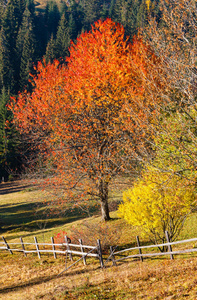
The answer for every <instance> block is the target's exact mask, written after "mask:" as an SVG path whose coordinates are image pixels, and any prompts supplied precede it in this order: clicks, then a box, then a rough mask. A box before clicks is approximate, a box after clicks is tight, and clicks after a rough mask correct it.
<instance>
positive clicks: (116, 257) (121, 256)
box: [104, 231, 197, 266]
mask: <svg viewBox="0 0 197 300" xmlns="http://www.w3.org/2000/svg"><path fill="white" fill-rule="evenodd" d="M136 238H137V247H133V248H127V249H123V250H120V251H116V249H117V246H116V247H110V256H109V257H108V258H107V260H106V261H105V263H104V266H105V264H106V263H107V262H108V261H110V260H111V261H112V263H113V265H114V266H115V265H116V263H117V262H119V261H123V260H126V259H129V258H139V259H140V260H141V261H143V258H145V257H154V256H163V255H170V258H171V259H174V255H176V254H184V253H191V252H197V248H191V249H184V250H174V251H173V250H172V246H173V245H179V244H183V243H194V242H197V238H193V239H187V240H181V241H176V242H170V240H169V235H168V232H167V231H166V240H167V243H163V244H157V245H147V246H140V241H139V237H138V236H137V237H136ZM163 246H164V247H166V248H168V251H167V252H156V253H155V252H151V253H150V252H149V253H143V252H142V251H143V250H147V249H148V251H149V250H152V249H154V248H158V247H163ZM136 251H137V252H138V253H137V254H129V255H125V254H126V253H128V252H136Z"/></svg>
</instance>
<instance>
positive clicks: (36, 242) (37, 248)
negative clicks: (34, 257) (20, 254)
mask: <svg viewBox="0 0 197 300" xmlns="http://www.w3.org/2000/svg"><path fill="white" fill-rule="evenodd" d="M34 240H35V244H36V250H37V253H38V258H41V257H40V252H39V247H38V241H37V238H36V237H35V236H34Z"/></svg>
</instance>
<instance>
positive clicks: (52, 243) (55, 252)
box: [51, 237, 57, 258]
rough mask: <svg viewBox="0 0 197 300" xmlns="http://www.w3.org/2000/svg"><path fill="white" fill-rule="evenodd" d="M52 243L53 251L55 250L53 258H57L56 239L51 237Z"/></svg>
mask: <svg viewBox="0 0 197 300" xmlns="http://www.w3.org/2000/svg"><path fill="white" fill-rule="evenodd" d="M51 243H52V249H53V256H54V258H57V256H56V252H55V245H54V238H53V237H51Z"/></svg>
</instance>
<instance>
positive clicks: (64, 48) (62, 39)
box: [55, 14, 70, 58]
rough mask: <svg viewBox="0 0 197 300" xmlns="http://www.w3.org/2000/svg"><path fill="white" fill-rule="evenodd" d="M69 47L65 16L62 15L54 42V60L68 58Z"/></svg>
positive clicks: (68, 33)
mask: <svg viewBox="0 0 197 300" xmlns="http://www.w3.org/2000/svg"><path fill="white" fill-rule="evenodd" d="M69 45H70V32H69V26H68V22H67V20H66V17H65V14H63V15H62V17H61V20H60V23H59V27H58V31H57V37H56V41H55V52H56V53H55V54H56V58H59V57H62V58H65V57H66V56H68V47H69Z"/></svg>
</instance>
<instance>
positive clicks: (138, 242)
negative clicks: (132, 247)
mask: <svg viewBox="0 0 197 300" xmlns="http://www.w3.org/2000/svg"><path fill="white" fill-rule="evenodd" d="M136 240H137V246H138V248H139V254H140V260H141V261H143V256H142V249H141V248H140V240H139V236H138V235H137V236H136Z"/></svg>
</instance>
